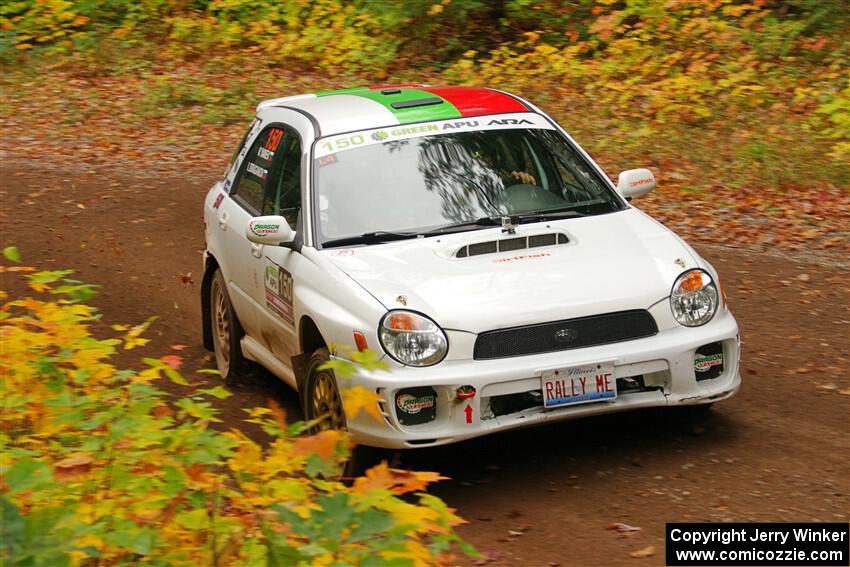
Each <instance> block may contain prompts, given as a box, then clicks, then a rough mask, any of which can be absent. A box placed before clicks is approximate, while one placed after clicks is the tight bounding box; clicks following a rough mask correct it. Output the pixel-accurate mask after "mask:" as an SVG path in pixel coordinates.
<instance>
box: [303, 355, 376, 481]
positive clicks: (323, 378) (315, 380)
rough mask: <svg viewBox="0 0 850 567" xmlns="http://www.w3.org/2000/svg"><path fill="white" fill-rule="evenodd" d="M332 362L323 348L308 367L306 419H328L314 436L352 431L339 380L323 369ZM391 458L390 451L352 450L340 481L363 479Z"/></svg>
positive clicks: (362, 447)
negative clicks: (326, 432) (334, 430)
mask: <svg viewBox="0 0 850 567" xmlns="http://www.w3.org/2000/svg"><path fill="white" fill-rule="evenodd" d="M329 360H330V354H329V353H328V349H326V348H320V349H318V350H316V351H315V352H314V353H313V354H312V356H311V357H310V362H309V363H308V364H307V379H306V380H305V381H304V396H303V400H302V403H303V408H304V418H305V419H306V420H307V421H312V420H314V419H318V418H320V417H322V416H326V417H325V419H322V421H320V422H319V423H318V424H317V425H316V426H315V427H314V432H319V431H325V430H327V429H341V430H344V431H347V430H348V426H347V422H346V419H345V410H344V409H343V406H342V397H341V396H340V393H339V388H338V387H337V383H336V376H335V375H334V372H333V370H330V369H320V366H322V365H323V364H324V363H326V362H327V361H329ZM388 456H389V454H388V451H386V450H384V449H378V448H375V447H367V446H364V445H357V446H355V447H353V448H352V449H351V455H350V456H349V458H348V461H346V463H345V464H344V465H343V467H342V469H341V470H340V471H339V477H338V478H340V479H342V480H350V479H351V478H352V477H355V476H359V475H362V474H363V473H364V472H365V471H366V470H367V469H369V468H371V467H373V466H375V465H377V464H378V463H380V462H381V461H382V460H387V458H388Z"/></svg>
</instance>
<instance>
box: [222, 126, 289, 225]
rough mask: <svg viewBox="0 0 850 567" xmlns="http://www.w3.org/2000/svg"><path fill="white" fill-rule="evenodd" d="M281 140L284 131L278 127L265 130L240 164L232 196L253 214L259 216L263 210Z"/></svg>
mask: <svg viewBox="0 0 850 567" xmlns="http://www.w3.org/2000/svg"><path fill="white" fill-rule="evenodd" d="M283 138H284V131H283V128H281V127H280V126H273V127H271V128H266V129H265V130H263V131H262V132H260V135H259V136H257V139H256V140H255V141H254V144H253V145H252V146H251V149H250V150H248V153H247V154H246V155H245V159H244V161H243V162H242V166H241V170H240V172H239V178H238V180H237V181H236V186H235V187H234V190H233V195H234V197H235V198H236V200H237V201H238V202H239V203H241V204H242V205H243V206H245V207H246V208H247V209H248V210H249V211H250V212H252V213H254V214H260V211H262V210H263V200H264V198H265V195H266V192H267V190H268V189H269V187H270V186H271V185H273V183H272V182H271V181H270V180H271V179H272V178H273V177H274V176H273V175H272V168H273V166H275V165H276V164H277V163H279V162H280V160H277V159H275V155H276V153H278V150H279V149H280V147H281V142H282V141H283Z"/></svg>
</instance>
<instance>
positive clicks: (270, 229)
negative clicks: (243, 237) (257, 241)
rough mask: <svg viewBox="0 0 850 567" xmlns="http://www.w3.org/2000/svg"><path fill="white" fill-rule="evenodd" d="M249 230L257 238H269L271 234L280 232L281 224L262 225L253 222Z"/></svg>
mask: <svg viewBox="0 0 850 567" xmlns="http://www.w3.org/2000/svg"><path fill="white" fill-rule="evenodd" d="M248 228H249V229H250V230H251V232H253V233H254V234H256V235H257V236H267V235H269V234H275V233H277V232H279V231H280V224H279V223H276V222H272V223H262V222H256V221H251V223H250V224H249V225H248Z"/></svg>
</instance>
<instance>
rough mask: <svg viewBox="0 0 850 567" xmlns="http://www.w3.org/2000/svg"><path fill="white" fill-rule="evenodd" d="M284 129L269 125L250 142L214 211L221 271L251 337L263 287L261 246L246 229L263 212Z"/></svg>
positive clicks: (255, 329) (256, 325)
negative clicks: (221, 251)
mask: <svg viewBox="0 0 850 567" xmlns="http://www.w3.org/2000/svg"><path fill="white" fill-rule="evenodd" d="M283 132H284V130H283V127H282V126H279V125H278V126H275V125H269V126H267V127H266V128H264V129H263V130H261V131H260V133H259V134H258V135H257V136H256V137H255V138H254V139H253V141H249V143H250V147H249V148H248V150H247V152H245V154H244V157H243V159H242V161H241V162H240V163H239V166H238V170H237V171H236V173H235V177H234V178H233V181H232V184H231V190H230V194H229V198H227V199H223V201H222V202H221V203H220V204H219V207H218V211H217V221H218V223H217V224H218V229H219V230H221V231H222V232H223V234H222V235H221V236H222V238H221V241H222V243H223V245H224V248H225V250H224V254H223V256H224V257H225V258H226V261H225V262H223V263H222V271H223V273H224V277H225V279H226V281H227V287H228V294H229V296H230V301H231V303H232V304H233V306H234V309H236V313H237V315H238V316H239V322H240V323H241V324H242V327H243V328H244V330H245V332H246V333H247V334H248V335H249V336H251V337H253V338H257V337H260V336H261V330H262V329H261V325H260V319H259V313H258V310H257V295H258V294H259V293H260V290H261V289H262V288H263V282H262V281H261V280H260V277H261V275H262V273H263V272H262V266H261V262H262V254H263V250H262V249H263V246H262V245H260V244H255V243H253V242H250V241H249V240H248V238H247V237H246V236H245V229H246V227H247V226H248V221H250V219H252V218H253V217H256V216H259V215H260V214H262V210H263V205H264V200H265V196H266V193H267V190H268V188H269V187H270V186H272V185H273V183H272V181H271V180H272V179H273V178H274V168H275V167H276V166H277V164H280V163H281V160H280V159H278V153H280V152H279V146H280V144H281V141H282V139H283Z"/></svg>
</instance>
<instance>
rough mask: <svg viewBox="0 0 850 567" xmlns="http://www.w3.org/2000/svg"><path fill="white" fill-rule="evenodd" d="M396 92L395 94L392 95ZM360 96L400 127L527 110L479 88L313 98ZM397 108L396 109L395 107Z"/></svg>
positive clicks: (389, 88) (371, 90)
mask: <svg viewBox="0 0 850 567" xmlns="http://www.w3.org/2000/svg"><path fill="white" fill-rule="evenodd" d="M393 91H395V92H393ZM333 95H351V96H359V97H363V98H366V99H369V100H371V101H373V102H376V103H378V104H380V105H381V106H383V107H384V108H386V109H387V110H389V111H390V112H392V113H393V115H394V116H395V117H396V119H397V120H398V121H399V124H410V123H413V122H425V121H432V120H446V119H450V118H461V117H466V116H481V115H484V114H501V113H507V112H527V111H528V110H529V109H528V108H527V107H526V106H525V105H524V104H522V103H521V102H520V101H518V100H517V99H515V98H513V97H511V96H509V95H506V94H503V93H500V92H497V91H493V90H490V89H484V88H479V87H423V86H419V85H383V86H376V87H359V88H353V89H344V90H339V91H330V92H323V93H318V94H317V95H316V96H318V97H325V96H333ZM435 98H438V99H440V100H441V101H442V102H441V103H439V104H423V105H422V106H409V107H401V108H395V107H394V106H393V103H408V102H415V101H418V100H421V101H423V103H424V102H425V101H428V100H433V99H435ZM397 106H398V105H397Z"/></svg>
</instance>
